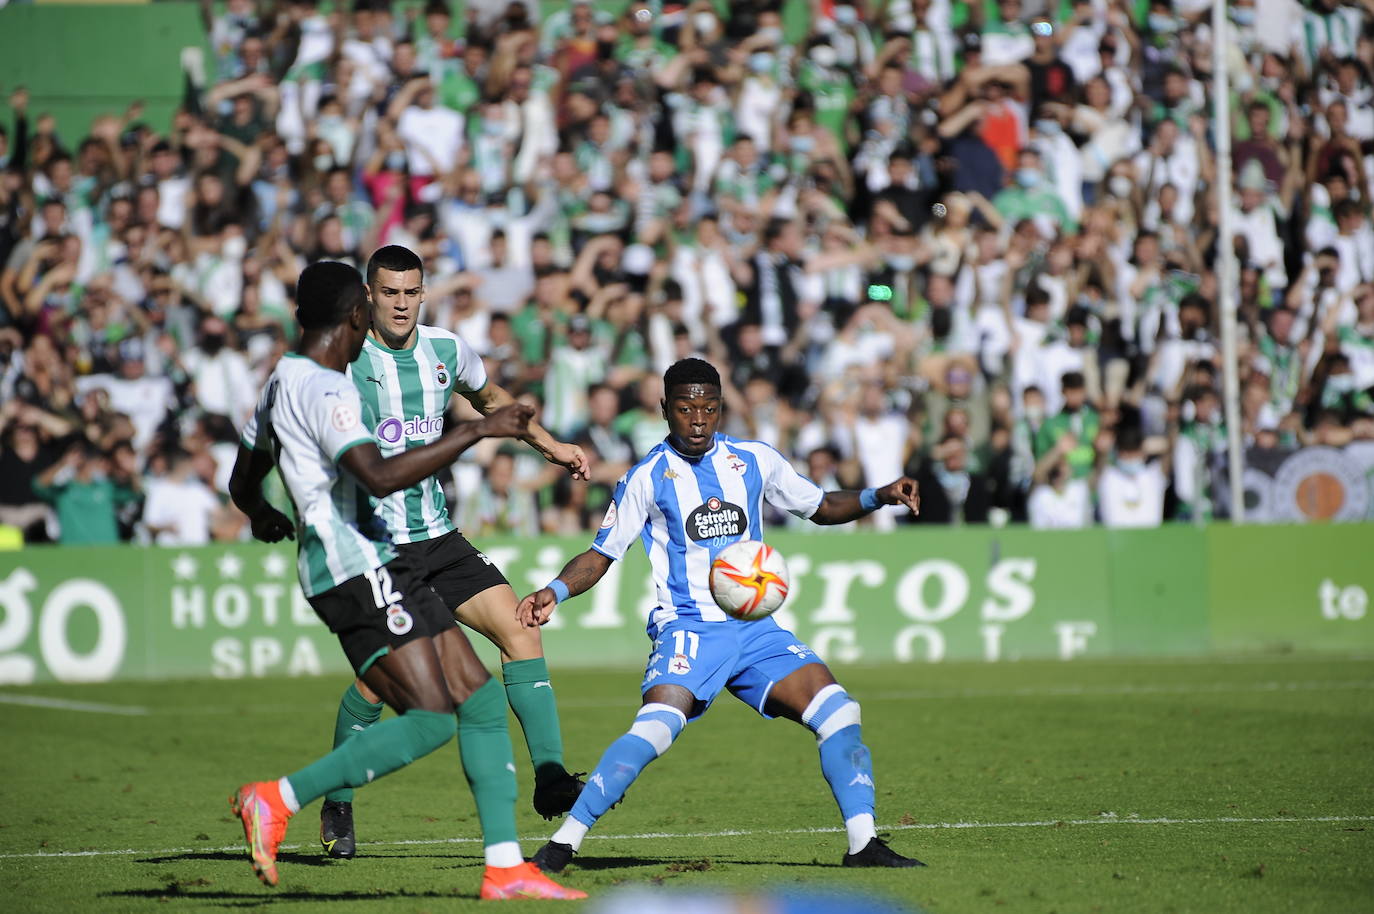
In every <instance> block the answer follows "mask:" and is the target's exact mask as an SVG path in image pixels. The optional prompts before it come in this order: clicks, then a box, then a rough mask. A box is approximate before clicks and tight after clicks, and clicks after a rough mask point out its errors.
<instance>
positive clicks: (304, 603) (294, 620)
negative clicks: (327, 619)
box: [291, 584, 324, 625]
mask: <svg viewBox="0 0 1374 914" xmlns="http://www.w3.org/2000/svg"><path fill="white" fill-rule="evenodd" d="M291 624H292V625H323V624H324V623H323V622H321V621H320V617H319V616H317V615H315V608H314V607H313V606H311V605H310V601H309V600H307V599H306V598H305V592H304V591H302V590H301V588H300V585H299V584H296V585H293V586H292V587H291Z"/></svg>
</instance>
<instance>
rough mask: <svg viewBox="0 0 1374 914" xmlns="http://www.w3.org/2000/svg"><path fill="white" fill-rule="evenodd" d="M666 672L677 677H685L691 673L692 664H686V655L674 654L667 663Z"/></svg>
mask: <svg viewBox="0 0 1374 914" xmlns="http://www.w3.org/2000/svg"><path fill="white" fill-rule="evenodd" d="M668 672H670V673H676V674H677V675H679V676H686V675H687V674H688V673H690V672H692V664H691V663H689V662H688V660H687V655H686V654H674V655H673V659H672V660H669V661H668Z"/></svg>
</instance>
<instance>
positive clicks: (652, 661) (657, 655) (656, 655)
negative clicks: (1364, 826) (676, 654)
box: [649, 651, 663, 666]
mask: <svg viewBox="0 0 1374 914" xmlns="http://www.w3.org/2000/svg"><path fill="white" fill-rule="evenodd" d="M662 659H663V655H662V654H660V653H659V652H658V651H654V653H653V656H651V657H650V658H649V666H653V665H654V664H655V663H658V662H659V661H660V660H662Z"/></svg>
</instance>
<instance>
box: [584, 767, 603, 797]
mask: <svg viewBox="0 0 1374 914" xmlns="http://www.w3.org/2000/svg"><path fill="white" fill-rule="evenodd" d="M587 783H588V784H595V785H596V789H597V790H599V791H601V795H602V796H603V797H604V796H605V795H606V782H605V781H603V780H601V773H600V772H592V776H591V779H590V780H589V781H587Z"/></svg>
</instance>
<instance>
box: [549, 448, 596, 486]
mask: <svg viewBox="0 0 1374 914" xmlns="http://www.w3.org/2000/svg"><path fill="white" fill-rule="evenodd" d="M545 459H546V460H548V462H549V463H556V464H558V465H559V466H561V467H563V468H564V469H565V470H567V471H568V472H569V473H571V474H572V478H573V479H590V478H591V472H592V469H591V464H590V463H589V462H588V461H587V455H586V454H585V453H584V452H583V451H582V448H580V447H578V446H577V445H575V444H567V443H566V442H563V441H557V442H554V445H553V447H551V448H549V453H548V454H547V455H545Z"/></svg>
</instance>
